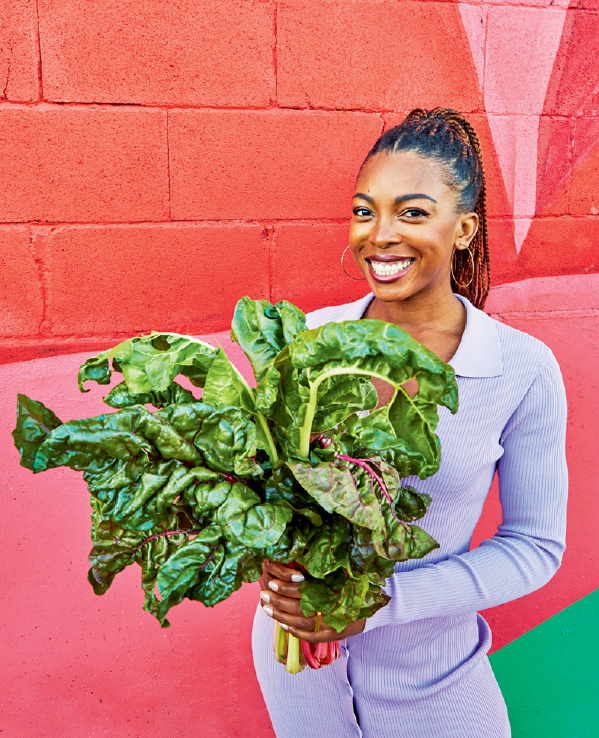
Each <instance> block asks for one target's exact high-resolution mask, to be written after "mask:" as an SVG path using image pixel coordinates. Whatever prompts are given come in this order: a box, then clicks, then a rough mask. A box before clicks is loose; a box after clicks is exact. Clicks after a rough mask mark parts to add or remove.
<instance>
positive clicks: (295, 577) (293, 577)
mask: <svg viewBox="0 0 599 738" xmlns="http://www.w3.org/2000/svg"><path fill="white" fill-rule="evenodd" d="M291 581H292V582H303V581H304V575H303V574H292V575H291Z"/></svg>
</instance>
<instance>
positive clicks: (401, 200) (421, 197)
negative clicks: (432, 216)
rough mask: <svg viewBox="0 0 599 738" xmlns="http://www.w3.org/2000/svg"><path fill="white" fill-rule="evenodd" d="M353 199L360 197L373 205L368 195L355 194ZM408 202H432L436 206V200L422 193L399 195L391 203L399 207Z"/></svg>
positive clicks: (371, 198) (372, 199) (372, 200)
mask: <svg viewBox="0 0 599 738" xmlns="http://www.w3.org/2000/svg"><path fill="white" fill-rule="evenodd" d="M354 197H360V198H361V199H362V200H366V202H369V203H371V204H372V205H374V198H373V197H370V195H365V194H364V193H363V192H356V194H355V195H354ZM408 200H430V201H431V202H434V203H435V205H436V204H437V201H436V200H434V199H433V198H432V197H430V196H429V195H425V194H424V193H423V192H412V193H410V194H409V195H400V196H399V197H396V198H395V200H394V201H393V202H394V204H395V205H401V204H402V203H404V202H407V201H408Z"/></svg>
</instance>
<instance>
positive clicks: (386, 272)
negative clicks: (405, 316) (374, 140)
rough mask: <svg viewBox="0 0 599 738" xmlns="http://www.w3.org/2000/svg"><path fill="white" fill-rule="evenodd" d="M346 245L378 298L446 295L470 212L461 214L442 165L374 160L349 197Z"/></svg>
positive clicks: (403, 158)
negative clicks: (454, 257) (348, 223)
mask: <svg viewBox="0 0 599 738" xmlns="http://www.w3.org/2000/svg"><path fill="white" fill-rule="evenodd" d="M352 207H353V217H352V221H351V227H350V235H349V244H350V248H351V252H352V255H353V257H354V260H355V262H356V264H357V265H358V266H359V268H360V270H361V271H362V273H363V274H364V275H365V276H366V278H367V279H368V283H369V285H370V287H371V289H372V291H373V292H374V294H375V296H376V297H377V298H379V299H380V300H383V301H385V302H387V301H396V300H405V299H406V298H410V297H413V296H415V295H419V296H421V297H425V296H427V295H433V294H435V293H437V292H438V290H445V291H451V282H450V262H451V258H452V254H453V249H454V248H458V249H462V248H467V247H468V245H469V243H470V241H471V240H472V238H473V237H474V235H475V233H476V229H477V227H478V218H477V216H476V214H475V213H460V212H459V211H458V207H457V198H456V195H455V193H454V192H453V190H451V189H450V188H449V187H448V185H446V184H445V182H444V181H443V173H442V171H441V168H440V167H439V165H438V164H437V163H436V162H434V161H432V160H431V159H427V158H425V157H422V156H419V155H418V154H415V153H413V152H400V153H397V154H391V155H388V154H384V153H381V154H376V155H375V156H373V157H372V158H371V159H369V160H368V161H367V162H366V164H365V165H364V166H363V168H362V171H361V172H360V175H359V176H358V181H357V182H356V194H355V196H354V199H353V205H352Z"/></svg>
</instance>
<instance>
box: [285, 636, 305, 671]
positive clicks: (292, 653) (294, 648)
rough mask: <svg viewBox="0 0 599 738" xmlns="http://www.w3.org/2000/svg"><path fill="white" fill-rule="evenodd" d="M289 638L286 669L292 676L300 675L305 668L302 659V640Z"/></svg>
mask: <svg viewBox="0 0 599 738" xmlns="http://www.w3.org/2000/svg"><path fill="white" fill-rule="evenodd" d="M288 637H289V640H288V644H287V648H288V651H287V666H286V669H287V671H288V672H289V673H290V674H298V673H299V672H300V671H302V669H303V668H304V665H303V664H302V662H301V659H300V653H301V649H300V640H299V638H296V637H295V636H292V635H289V636H288Z"/></svg>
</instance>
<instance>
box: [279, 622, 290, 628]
mask: <svg viewBox="0 0 599 738" xmlns="http://www.w3.org/2000/svg"><path fill="white" fill-rule="evenodd" d="M279 627H280V628H283V630H289V626H288V625H285V623H279Z"/></svg>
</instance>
